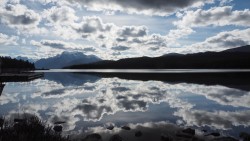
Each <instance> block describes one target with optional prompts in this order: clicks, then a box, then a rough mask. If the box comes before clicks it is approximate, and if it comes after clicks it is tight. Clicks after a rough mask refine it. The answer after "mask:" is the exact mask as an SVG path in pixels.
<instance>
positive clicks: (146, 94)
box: [0, 70, 250, 137]
mask: <svg viewBox="0 0 250 141" xmlns="http://www.w3.org/2000/svg"><path fill="white" fill-rule="evenodd" d="M127 75H128V76H127ZM177 75H178V74H176V79H175V76H173V77H174V78H173V77H169V76H172V75H171V74H169V76H166V75H162V76H159V74H154V75H150V74H144V75H142V76H140V75H138V74H119V75H98V74H88V73H86V72H85V73H84V74H79V73H69V72H60V71H59V70H57V71H55V70H52V71H47V72H46V73H45V76H44V78H40V79H36V80H33V81H31V82H11V83H6V85H5V87H4V89H3V92H2V95H1V96H0V105H1V106H0V116H5V117H6V118H15V117H18V116H20V115H21V114H23V113H26V114H35V115H37V116H38V117H40V118H41V119H43V120H44V121H47V123H49V124H53V123H54V122H57V121H65V122H66V123H64V124H63V127H64V133H66V134H70V133H81V132H84V131H86V130H90V129H92V130H94V129H96V130H97V129H98V127H104V126H108V124H113V125H115V126H122V125H128V124H129V125H132V124H144V125H146V124H147V123H173V124H176V125H179V126H183V127H192V128H195V129H197V130H202V129H206V130H208V131H216V132H220V133H221V134H223V135H232V136H235V137H238V135H239V133H240V132H242V131H250V118H249V115H250V85H249V83H248V82H249V79H248V78H246V79H245V80H242V79H244V78H239V77H237V76H236V77H235V80H232V79H233V78H228V77H227V76H224V77H218V76H209V75H204V76H205V77H201V76H202V75H201V76H190V75H188V74H186V75H185V76H181V75H178V76H177ZM219 75H223V74H219ZM154 78H155V79H154ZM182 78H183V79H182ZM224 79H225V80H224ZM208 80H209V81H208ZM234 82H235V83H234Z"/></svg>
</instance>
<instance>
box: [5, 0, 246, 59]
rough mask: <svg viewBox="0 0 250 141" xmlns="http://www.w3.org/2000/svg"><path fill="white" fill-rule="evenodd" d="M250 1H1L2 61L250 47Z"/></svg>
mask: <svg viewBox="0 0 250 141" xmlns="http://www.w3.org/2000/svg"><path fill="white" fill-rule="evenodd" d="M249 7H250V1H249V0H126V1H125V0H0V55H1V56H11V57H17V56H23V57H28V58H31V59H40V58H47V57H51V56H55V55H57V54H60V53H62V52H64V51H68V52H82V53H84V54H87V55H96V56H98V57H100V58H101V59H108V60H117V59H121V58H128V57H141V56H149V57H156V56H161V55H164V54H168V53H182V54H187V53H196V52H205V51H222V50H226V49H229V48H235V47H239V46H244V45H248V44H250V28H249V27H250V10H249Z"/></svg>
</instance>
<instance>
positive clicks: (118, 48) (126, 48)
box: [111, 46, 130, 51]
mask: <svg viewBox="0 0 250 141" xmlns="http://www.w3.org/2000/svg"><path fill="white" fill-rule="evenodd" d="M111 49H112V50H115V51H125V50H128V49H130V47H126V46H115V47H112V48H111Z"/></svg>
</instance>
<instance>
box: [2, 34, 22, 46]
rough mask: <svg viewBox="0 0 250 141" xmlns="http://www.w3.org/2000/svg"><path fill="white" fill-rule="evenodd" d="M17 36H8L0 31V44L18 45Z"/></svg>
mask: <svg viewBox="0 0 250 141" xmlns="http://www.w3.org/2000/svg"><path fill="white" fill-rule="evenodd" d="M18 39H19V38H18V37H17V36H9V35H6V34H3V33H0V44H1V45H18V43H17V41H18Z"/></svg>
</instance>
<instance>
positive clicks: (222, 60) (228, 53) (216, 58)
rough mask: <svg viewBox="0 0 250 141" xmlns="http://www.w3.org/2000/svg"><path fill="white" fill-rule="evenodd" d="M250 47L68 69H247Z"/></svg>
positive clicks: (87, 65) (76, 66)
mask: <svg viewBox="0 0 250 141" xmlns="http://www.w3.org/2000/svg"><path fill="white" fill-rule="evenodd" d="M249 62H250V46H249V45H247V46H242V47H238V48H233V49H228V50H225V51H221V52H204V53H194V54H186V55H183V54H171V55H163V56H160V57H155V58H150V57H138V58H127V59H121V60H118V61H110V60H106V61H100V62H95V63H91V64H82V65H72V66H69V67H65V68H69V69H249V68H250V63H249Z"/></svg>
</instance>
